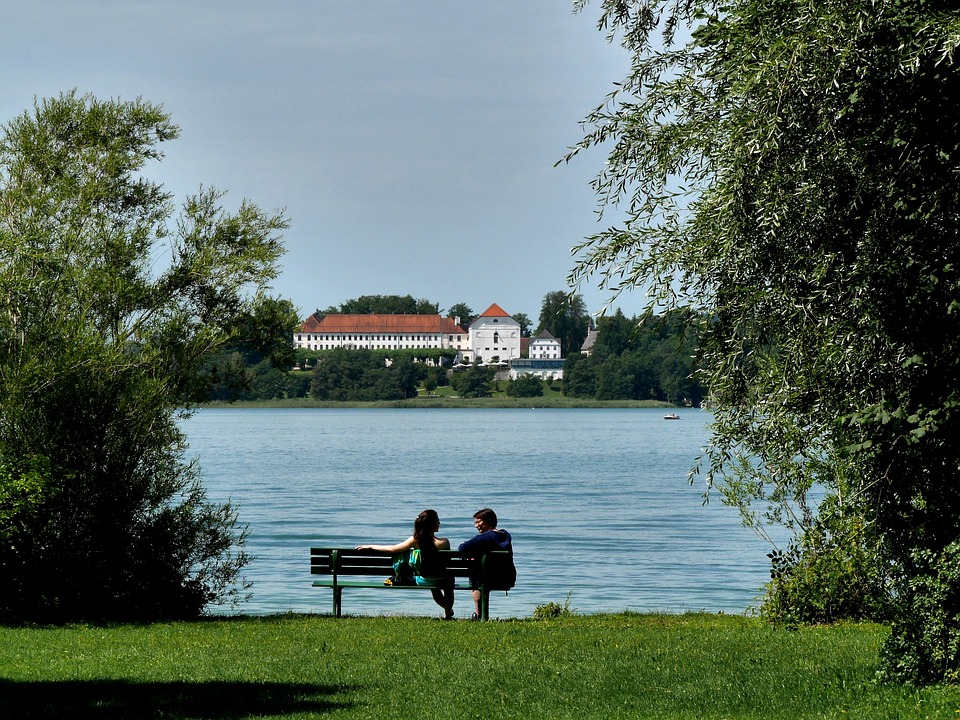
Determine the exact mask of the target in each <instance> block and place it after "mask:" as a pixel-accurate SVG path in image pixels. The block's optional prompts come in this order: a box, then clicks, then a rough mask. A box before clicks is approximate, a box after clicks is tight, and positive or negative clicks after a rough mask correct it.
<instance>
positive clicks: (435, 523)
mask: <svg viewBox="0 0 960 720" xmlns="http://www.w3.org/2000/svg"><path fill="white" fill-rule="evenodd" d="M439 528H440V516H439V515H437V511H436V510H424V511H423V512H422V513H420V514H419V515H417V519H416V520H414V521H413V539H414V540H416V541H417V547H418V548H420V551H421V552H423V550H424V548H426V550H427V552H430V551H431V550H436V549H437V546H436V544H435V543H434V541H433V539H434V538H435V537H436V534H437V530H438V529H439Z"/></svg>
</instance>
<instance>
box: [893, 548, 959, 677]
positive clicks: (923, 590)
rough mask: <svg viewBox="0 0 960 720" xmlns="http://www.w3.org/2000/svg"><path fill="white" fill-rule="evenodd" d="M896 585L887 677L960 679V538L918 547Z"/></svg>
mask: <svg viewBox="0 0 960 720" xmlns="http://www.w3.org/2000/svg"><path fill="white" fill-rule="evenodd" d="M913 561H914V567H913V569H912V572H911V573H910V574H909V575H908V576H905V577H904V578H903V579H902V580H901V581H900V583H899V584H898V587H897V604H896V615H895V618H894V622H893V625H892V627H891V630H890V636H889V637H888V638H887V640H886V642H885V643H884V645H883V647H882V649H881V652H880V654H881V658H882V660H883V677H884V678H885V679H887V680H894V681H898V682H910V683H915V684H918V685H925V684H931V683H939V682H947V683H957V682H960V542H953V543H951V544H950V545H948V546H947V547H946V548H944V550H943V551H942V552H940V553H933V552H930V551H923V550H920V551H915V552H914V554H913Z"/></svg>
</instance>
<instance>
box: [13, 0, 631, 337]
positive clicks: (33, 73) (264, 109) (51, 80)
mask: <svg viewBox="0 0 960 720" xmlns="http://www.w3.org/2000/svg"><path fill="white" fill-rule="evenodd" d="M572 6H573V3H572V0H483V1H482V2H462V1H457V0H421V1H418V0H407V1H406V2H400V1H399V0H365V1H364V2H360V1H359V0H275V1H274V2H269V3H267V2H263V1H262V0H256V1H253V0H211V1H207V0H190V1H186V0H164V1H163V2H161V1H160V0H140V1H137V0H21V1H16V2H14V1H12V0H0V9H2V22H0V63H2V66H3V67H4V68H5V69H6V72H5V78H4V83H3V88H2V90H0V118H2V120H3V121H4V122H5V121H7V120H8V119H10V118H11V117H13V116H14V115H16V114H19V113H21V112H22V111H24V110H26V109H27V108H28V107H30V106H31V104H32V102H33V98H34V96H37V97H45V96H51V95H56V94H59V93H60V92H61V91H64V90H70V89H72V88H76V89H77V90H78V91H79V92H81V93H87V92H92V93H94V94H95V95H98V96H101V97H119V98H123V99H130V98H134V97H138V96H139V97H143V98H145V99H148V100H151V101H153V102H157V103H160V104H162V105H163V106H164V107H165V108H166V110H167V111H169V112H170V113H171V114H172V116H173V119H174V121H175V122H176V123H178V124H179V125H180V126H181V137H180V139H179V140H177V141H176V142H174V143H172V144H170V145H169V146H168V147H167V155H166V159H165V160H164V162H163V164H162V165H161V166H160V167H158V168H156V169H155V171H154V172H152V173H151V174H152V176H154V177H156V178H158V179H160V180H161V181H163V182H164V183H165V184H166V186H167V188H168V189H169V190H171V191H172V192H174V193H175V195H176V196H177V198H178V200H182V199H183V197H184V196H186V195H187V194H188V193H190V192H193V191H195V190H196V189H197V188H198V187H199V186H200V185H201V184H202V185H213V186H215V187H218V188H219V189H221V190H226V191H228V192H229V194H228V196H227V198H226V203H227V204H228V206H231V207H233V206H236V205H237V204H238V203H239V201H240V200H241V199H242V198H249V199H250V200H252V201H254V202H255V203H257V204H258V205H260V206H261V207H263V208H265V209H267V210H272V209H276V208H286V212H287V214H288V215H289V217H290V220H291V222H292V226H291V228H290V230H289V231H288V232H287V233H286V234H285V244H286V246H287V249H288V250H287V254H286V255H285V256H284V259H283V265H284V268H283V271H282V273H281V276H280V277H279V278H278V279H277V281H276V282H275V283H274V293H275V294H279V295H282V296H284V297H287V298H290V299H291V300H293V302H294V303H295V304H296V305H297V306H299V307H300V309H301V311H302V313H303V314H304V315H306V314H309V313H310V312H312V311H313V310H314V309H316V308H318V307H319V308H325V307H327V306H330V305H337V304H339V303H341V302H343V301H344V300H347V299H350V298H354V297H358V296H360V295H367V294H403V295H405V294H408V293H409V294H411V295H413V296H414V297H418V298H420V297H425V298H428V299H430V300H432V301H435V302H439V303H440V305H441V308H442V309H446V308H449V307H450V306H451V305H453V304H454V303H459V302H465V303H467V304H468V305H469V306H470V307H471V308H473V310H474V311H476V312H480V311H482V310H484V309H486V307H487V306H488V305H489V304H490V303H494V302H495V303H497V304H499V305H500V306H501V307H503V308H504V309H505V310H506V311H507V312H510V313H516V312H523V313H526V314H527V315H528V316H529V317H530V318H531V319H532V320H534V321H536V319H537V317H538V316H539V312H540V303H541V300H542V298H543V296H544V295H545V294H546V293H547V292H550V291H553V290H562V289H565V287H566V275H567V273H568V272H569V270H570V269H571V267H572V265H573V259H572V257H571V255H570V248H571V247H572V246H573V245H575V244H576V243H577V242H579V241H580V240H581V239H582V238H583V237H584V236H586V235H589V234H591V233H594V232H597V231H598V230H599V229H601V225H600V224H598V222H597V217H596V214H595V210H596V200H595V197H594V195H593V192H592V190H591V188H590V185H589V183H590V180H591V179H592V178H593V177H594V176H595V175H596V173H597V172H598V170H599V169H600V168H601V167H602V164H603V160H604V157H603V155H602V153H600V152H592V153H590V154H588V155H585V156H583V157H581V158H579V159H578V160H576V161H574V162H573V163H572V164H570V165H560V166H559V167H554V163H555V162H556V161H557V160H559V159H560V158H561V157H562V156H563V155H564V153H565V151H566V149H567V147H569V146H571V145H573V144H575V143H576V142H577V141H578V140H579V139H580V137H581V135H582V132H581V129H580V126H579V122H580V120H581V119H582V118H583V117H584V116H585V115H586V114H587V112H589V111H590V110H591V109H592V108H593V107H595V106H596V105H599V104H600V103H601V102H602V101H603V99H604V97H605V96H606V94H607V93H608V92H609V91H610V90H611V89H612V87H613V83H614V82H616V81H617V80H619V79H620V78H621V77H622V76H623V74H624V72H625V70H626V67H627V61H628V58H627V56H626V53H625V51H623V50H622V49H621V48H619V47H617V46H611V45H609V44H607V42H606V39H605V36H604V34H603V33H602V32H600V31H598V30H597V28H596V19H597V15H598V13H599V8H598V6H597V5H596V4H594V5H588V7H587V9H586V10H585V11H584V12H583V13H581V14H580V15H574V14H573V10H572ZM583 295H584V299H585V300H586V302H587V305H588V308H589V309H590V310H591V312H596V311H598V310H600V308H601V307H602V305H603V304H604V303H605V301H606V300H607V299H608V296H607V294H606V293H605V292H602V291H600V290H597V289H596V288H592V287H590V288H584V289H583ZM642 304H643V298H642V297H641V296H640V294H639V293H636V292H635V293H631V294H630V295H627V296H624V297H622V298H621V299H620V300H619V301H617V302H616V303H615V304H614V306H615V307H621V308H622V309H623V310H624V312H626V313H628V314H632V313H635V312H639V310H640V308H641V306H642Z"/></svg>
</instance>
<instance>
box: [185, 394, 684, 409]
mask: <svg viewBox="0 0 960 720" xmlns="http://www.w3.org/2000/svg"><path fill="white" fill-rule="evenodd" d="M199 407H204V408H398V409H425V408H429V409H443V408H648V409H649V408H671V409H676V407H677V406H676V405H672V404H670V403H665V402H660V401H657V400H584V399H579V398H567V397H562V396H555V397H531V398H515V397H492V398H457V397H449V396H435V397H432V396H424V395H421V396H420V397H416V398H410V399H409V400H378V401H373V402H331V401H328V400H313V399H310V398H290V399H286V400H237V401H235V402H209V403H202V404H200V405H199ZM687 409H689V410H694V409H697V410H698V409H699V408H687Z"/></svg>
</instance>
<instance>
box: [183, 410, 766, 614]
mask: <svg viewBox="0 0 960 720" xmlns="http://www.w3.org/2000/svg"><path fill="white" fill-rule="evenodd" d="M709 419H710V416H709V414H707V413H703V412H701V411H698V410H688V411H683V412H681V418H680V420H679V421H669V422H667V421H664V420H663V413H662V411H656V410H638V409H617V410H606V409H602V410H592V409H574V410H554V409H546V410H544V409H536V410H513V409H484V410H462V409H457V410H454V409H451V410H373V409H343V410H339V409H302V410H299V409H279V410H271V409H230V408H227V409H203V410H200V411H199V412H198V413H197V414H196V415H194V416H193V417H192V418H190V419H189V420H187V421H185V424H184V427H185V429H186V431H187V435H188V438H189V440H190V446H191V447H190V454H191V456H192V455H197V456H199V458H200V463H201V466H202V467H203V470H204V478H205V484H206V487H207V489H208V493H209V496H210V498H211V499H213V500H218V501H220V500H226V499H228V498H229V499H231V500H233V501H234V502H236V503H238V504H239V505H240V509H241V520H242V522H244V523H246V524H247V525H249V526H250V529H251V536H250V541H249V546H248V551H249V552H250V553H251V554H253V555H255V556H256V560H255V561H254V562H253V563H252V564H251V565H250V567H249V568H248V572H247V574H248V578H249V579H251V580H253V581H254V588H253V592H254V597H253V600H252V602H251V603H248V604H247V605H245V606H243V608H242V611H243V612H246V613H251V614H268V613H277V612H285V611H295V612H329V609H330V605H331V598H330V591H329V590H324V589H319V588H313V587H311V585H310V583H311V577H310V573H309V548H310V546H311V545H339V546H345V547H352V546H354V545H356V544H358V543H361V542H377V543H389V542H396V541H398V540H400V539H402V538H405V537H407V536H408V535H409V534H410V533H411V531H412V525H413V518H414V517H415V516H416V514H417V513H418V512H420V510H423V509H424V508H428V507H432V508H435V509H436V510H437V511H438V512H439V513H440V517H441V519H442V521H443V526H442V528H441V533H440V534H441V535H443V536H446V537H449V538H450V540H451V543H452V544H453V545H454V546H456V545H457V544H458V543H460V542H462V541H464V540H466V539H467V538H468V537H470V535H471V534H472V533H473V532H474V529H473V522H472V515H473V512H474V511H476V510H478V509H480V508H482V507H487V506H489V507H492V508H494V510H496V511H497V514H498V515H499V516H500V520H501V522H500V524H501V525H502V526H503V527H506V528H507V529H508V530H510V532H511V533H512V534H513V536H514V544H515V552H516V563H517V569H518V573H519V578H518V582H517V587H516V588H515V589H514V590H511V591H510V594H509V596H507V597H504V596H503V595H502V594H498V595H496V596H494V598H493V600H492V602H491V607H492V613H493V614H494V615H498V616H501V617H524V616H529V615H530V614H531V613H532V612H533V609H534V608H535V607H536V606H537V605H542V604H544V603H547V602H551V601H553V602H563V601H564V600H565V599H566V598H567V595H568V593H569V599H570V605H571V607H572V608H574V609H576V610H577V611H579V612H601V611H618V610H625V609H629V610H638V611H651V610H656V611H666V612H681V611H685V610H707V611H724V612H736V613H739V612H743V611H744V610H746V609H747V608H748V607H749V606H750V605H751V604H753V603H754V601H755V598H756V597H757V595H758V594H759V593H760V591H761V589H762V585H763V583H764V582H766V580H767V578H768V564H767V563H768V561H767V558H766V553H767V552H768V548H767V546H766V545H765V544H764V543H763V542H761V541H760V540H759V539H757V538H756V537H755V536H753V535H752V534H751V533H750V532H749V531H748V530H746V529H744V528H743V527H742V526H741V525H740V522H739V519H738V518H737V516H736V514H735V513H734V512H733V511H732V510H731V509H730V508H726V507H723V506H722V505H720V503H719V501H714V502H711V503H710V504H709V505H706V506H704V505H703V502H702V497H701V495H702V488H700V487H697V486H691V485H689V484H688V482H687V480H686V478H687V473H688V472H689V470H690V468H691V467H693V465H694V462H695V460H696V457H697V455H698V454H699V450H700V448H701V447H702V446H703V445H704V443H705V442H706V439H707V437H708V432H707V429H706V427H705V424H706V423H707V422H708V421H709ZM434 609H435V608H434V606H433V604H432V601H431V600H430V596H429V593H413V592H402V593H399V592H397V593H390V592H383V591H377V590H372V591H369V590H368V591H363V590H361V591H353V592H350V591H349V590H348V591H346V592H345V597H344V610H345V612H348V613H410V614H432V613H433V612H434ZM469 610H470V599H469V596H468V595H467V594H465V593H464V594H461V595H459V596H458V615H461V616H463V615H466V614H468V613H469Z"/></svg>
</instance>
